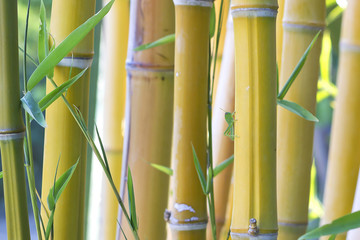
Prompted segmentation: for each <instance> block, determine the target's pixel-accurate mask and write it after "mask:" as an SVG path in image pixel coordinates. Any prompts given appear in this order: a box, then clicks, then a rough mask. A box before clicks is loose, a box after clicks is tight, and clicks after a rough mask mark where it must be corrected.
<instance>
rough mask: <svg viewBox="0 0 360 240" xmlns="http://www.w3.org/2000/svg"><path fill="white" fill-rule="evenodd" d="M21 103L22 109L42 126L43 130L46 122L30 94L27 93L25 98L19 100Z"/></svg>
mask: <svg viewBox="0 0 360 240" xmlns="http://www.w3.org/2000/svg"><path fill="white" fill-rule="evenodd" d="M21 103H22V106H23V108H24V109H25V111H26V112H27V113H29V114H30V116H31V117H32V118H33V119H35V121H36V122H37V123H38V124H39V125H40V126H42V127H43V128H46V122H45V118H44V115H43V114H42V112H41V109H40V107H39V104H38V103H37V102H36V101H35V99H34V97H33V95H32V94H31V92H30V91H29V92H27V93H26V94H25V96H23V97H22V98H21Z"/></svg>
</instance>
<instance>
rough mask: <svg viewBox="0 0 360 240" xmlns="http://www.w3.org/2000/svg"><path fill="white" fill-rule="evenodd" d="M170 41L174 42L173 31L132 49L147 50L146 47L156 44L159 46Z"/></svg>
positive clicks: (155, 45)
mask: <svg viewBox="0 0 360 240" xmlns="http://www.w3.org/2000/svg"><path fill="white" fill-rule="evenodd" d="M172 42H175V33H173V34H169V35H167V36H165V37H162V38H160V39H158V40H156V41H154V42H151V43H146V44H143V45H140V46H138V47H136V48H134V51H135V52H137V51H143V50H147V49H150V48H153V47H157V46H161V45H164V44H167V43H172Z"/></svg>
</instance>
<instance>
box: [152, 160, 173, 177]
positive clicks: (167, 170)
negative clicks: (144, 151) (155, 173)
mask: <svg viewBox="0 0 360 240" xmlns="http://www.w3.org/2000/svg"><path fill="white" fill-rule="evenodd" d="M150 166H152V167H153V168H155V169H157V170H159V171H161V172H163V173H165V174H167V175H169V176H172V175H173V173H174V171H173V170H172V169H171V168H169V167H165V166H162V165H159V164H156V163H150Z"/></svg>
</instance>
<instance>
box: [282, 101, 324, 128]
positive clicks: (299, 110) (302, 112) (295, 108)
mask: <svg viewBox="0 0 360 240" xmlns="http://www.w3.org/2000/svg"><path fill="white" fill-rule="evenodd" d="M277 104H278V105H279V106H281V107H283V108H285V109H287V110H289V111H290V112H292V113H295V114H296V115H298V116H300V117H302V118H304V119H306V120H308V121H311V122H319V119H317V118H316V117H315V116H314V115H313V114H312V113H311V112H309V111H308V110H306V109H305V108H303V107H302V106H300V105H299V104H296V103H294V102H290V101H287V100H279V99H278V100H277Z"/></svg>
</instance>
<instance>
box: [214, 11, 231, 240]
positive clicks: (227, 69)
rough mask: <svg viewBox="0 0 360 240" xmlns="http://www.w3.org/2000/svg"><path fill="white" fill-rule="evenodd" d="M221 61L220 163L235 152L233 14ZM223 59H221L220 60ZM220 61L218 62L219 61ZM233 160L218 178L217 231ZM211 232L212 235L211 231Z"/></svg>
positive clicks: (216, 112)
mask: <svg viewBox="0 0 360 240" xmlns="http://www.w3.org/2000/svg"><path fill="white" fill-rule="evenodd" d="M224 46H225V47H224V51H223V56H222V61H221V68H220V69H221V70H220V76H219V83H218V85H217V87H218V89H217V95H216V98H215V104H214V110H213V128H212V132H213V135H212V136H213V161H214V165H215V166H217V165H219V164H220V163H221V162H222V161H224V160H225V159H227V158H229V157H230V156H231V155H233V154H234V142H233V141H232V140H231V139H230V137H233V136H230V137H229V136H225V135H224V132H225V130H226V129H227V127H228V126H229V125H228V123H227V122H226V121H225V118H224V115H225V112H224V111H226V112H231V113H232V112H234V107H235V106H234V105H235V90H234V87H235V69H234V57H235V56H234V55H235V53H234V31H233V22H232V17H231V16H229V21H228V23H227V28H226V37H225V45H224ZM219 63H220V62H219ZM219 63H217V64H219ZM232 170H233V164H231V165H230V166H228V167H227V168H226V169H225V170H224V171H222V172H221V173H220V174H219V175H217V176H216V177H215V178H214V197H215V216H216V227H217V234H218V236H219V234H220V230H221V228H222V226H223V224H224V221H225V214H226V208H227V202H228V195H229V194H228V193H229V188H230V181H231V177H232ZM209 230H210V229H209V228H208V233H207V235H208V239H211V237H210V235H211V231H209ZM209 234H210V235H209Z"/></svg>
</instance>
